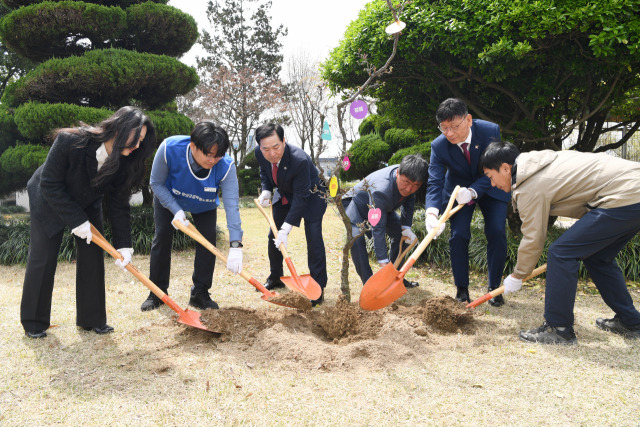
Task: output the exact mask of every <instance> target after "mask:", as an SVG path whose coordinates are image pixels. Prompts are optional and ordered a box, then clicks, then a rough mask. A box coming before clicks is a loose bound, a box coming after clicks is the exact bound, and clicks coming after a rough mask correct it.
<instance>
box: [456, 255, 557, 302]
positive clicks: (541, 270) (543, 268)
mask: <svg viewBox="0 0 640 427" xmlns="http://www.w3.org/2000/svg"><path fill="white" fill-rule="evenodd" d="M545 271H547V264H543V265H541V266H540V267H538V268H536V269H535V270H533V271H532V272H531V274H530V275H528V276H527V277H525V278H524V279H523V280H522V281H523V282H526V281H527V280H529V279H532V278H534V277H536V276H537V275H539V274H542V273H544V272H545ZM503 293H504V285H502V286H500V287H497V288H495V289H494V290H492V291H491V292H488V293H486V294H484V295H483V296H481V297H480V298H478V299H475V300H473V301H471V302H470V303H469V304H467V308H473V307H477V306H479V305H480V304H482V303H484V302H487V301H489V300H490V299H491V298H495V297H497V296H498V295H502V294H503Z"/></svg>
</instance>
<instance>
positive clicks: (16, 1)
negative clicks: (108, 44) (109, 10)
mask: <svg viewBox="0 0 640 427" xmlns="http://www.w3.org/2000/svg"><path fill="white" fill-rule="evenodd" d="M2 1H3V2H4V4H6V5H7V7H9V8H11V9H17V8H19V7H21V6H29V5H32V4H38V3H42V2H44V1H46V0H2ZM49 1H60V0H49ZM146 1H150V2H153V3H160V4H167V3H169V0H85V3H93V4H99V5H102V6H120V7H128V6H131V5H132V4H138V3H144V2H146Z"/></svg>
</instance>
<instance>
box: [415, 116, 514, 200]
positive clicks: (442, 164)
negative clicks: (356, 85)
mask: <svg viewBox="0 0 640 427" xmlns="http://www.w3.org/2000/svg"><path fill="white" fill-rule="evenodd" d="M493 141H500V127H499V126H498V125H496V124H495V123H491V122H487V121H485V120H473V124H472V125H471V144H470V145H469V154H470V155H471V166H469V163H467V159H465V158H464V154H462V150H461V149H460V147H458V146H457V145H455V144H452V143H451V142H449V140H448V139H447V138H446V137H445V136H444V135H440V136H439V137H437V138H436V139H434V140H433V141H432V142H431V159H430V163H429V181H428V185H427V197H426V202H425V208H426V209H428V208H437V209H439V210H440V211H442V209H443V208H444V207H445V206H446V205H447V203H448V202H449V198H450V197H451V193H452V192H453V189H454V188H455V186H456V185H459V186H460V187H467V188H473V189H474V190H475V192H476V193H477V194H478V198H481V197H483V196H485V195H486V196H489V197H493V198H494V199H498V200H502V201H504V202H508V201H509V200H510V199H511V195H510V194H509V193H506V192H504V191H502V190H500V189H498V188H494V187H491V181H490V180H489V178H487V177H486V176H485V175H484V173H483V171H481V170H480V169H479V167H478V164H479V161H480V156H481V155H482V153H483V152H484V150H485V149H486V148H487V146H488V145H489V144H490V143H491V142H493Z"/></svg>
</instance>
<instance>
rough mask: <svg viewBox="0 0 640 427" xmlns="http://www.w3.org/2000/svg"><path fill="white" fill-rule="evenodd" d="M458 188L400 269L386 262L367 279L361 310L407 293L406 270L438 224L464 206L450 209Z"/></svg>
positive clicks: (376, 306) (377, 307)
mask: <svg viewBox="0 0 640 427" xmlns="http://www.w3.org/2000/svg"><path fill="white" fill-rule="evenodd" d="M458 190H460V186H456V188H455V189H454V190H453V193H452V194H451V198H450V199H449V204H448V205H447V209H446V210H445V211H444V213H443V214H442V216H441V217H440V219H439V220H438V222H437V224H436V226H435V227H434V228H433V230H431V231H430V232H429V234H427V235H426V236H425V238H424V239H422V242H420V246H418V248H417V249H416V250H415V251H414V252H413V253H412V254H411V256H410V257H409V259H408V260H407V262H405V263H404V265H403V266H402V269H400V271H398V269H397V268H396V266H394V265H393V264H391V263H388V264H387V265H385V266H384V267H382V268H381V269H380V270H378V271H377V272H376V274H374V275H373V276H371V277H370V278H369V280H367V283H365V284H364V287H363V288H362V292H361V293H360V307H361V308H362V309H363V310H370V311H373V310H379V309H381V308H383V307H386V306H388V305H389V304H391V303H392V302H394V301H395V300H397V299H398V298H400V297H401V296H403V295H404V294H406V293H407V288H405V287H404V283H403V281H402V279H403V278H404V276H405V274H406V273H407V271H408V270H409V269H410V268H411V266H413V264H414V263H415V262H416V260H417V259H418V258H419V257H420V255H422V252H424V250H425V249H426V248H427V246H428V245H429V243H431V240H433V238H434V237H435V235H436V233H437V232H438V230H439V229H440V226H441V225H442V224H444V223H445V222H446V221H447V220H448V219H449V217H450V216H452V215H453V214H455V213H456V212H458V211H459V210H460V209H462V208H463V207H464V206H466V205H458V206H456V207H455V208H454V209H451V208H452V206H453V202H454V201H455V200H456V195H457V194H458Z"/></svg>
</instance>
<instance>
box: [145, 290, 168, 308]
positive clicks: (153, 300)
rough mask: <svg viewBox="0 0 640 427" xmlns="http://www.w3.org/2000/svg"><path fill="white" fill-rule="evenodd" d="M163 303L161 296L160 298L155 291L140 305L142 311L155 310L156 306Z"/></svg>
mask: <svg viewBox="0 0 640 427" xmlns="http://www.w3.org/2000/svg"><path fill="white" fill-rule="evenodd" d="M165 293H166V291H165ZM162 304H164V303H163V302H162V300H161V299H160V298H158V297H157V296H156V295H155V294H154V293H153V292H149V296H148V297H147V299H146V300H144V302H143V303H142V305H141V306H140V310H142V311H149V310H155V309H156V308H158V307H160V306H161V305H162Z"/></svg>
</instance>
